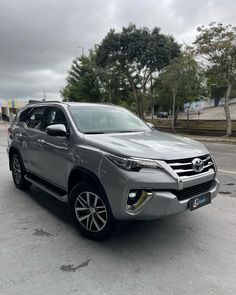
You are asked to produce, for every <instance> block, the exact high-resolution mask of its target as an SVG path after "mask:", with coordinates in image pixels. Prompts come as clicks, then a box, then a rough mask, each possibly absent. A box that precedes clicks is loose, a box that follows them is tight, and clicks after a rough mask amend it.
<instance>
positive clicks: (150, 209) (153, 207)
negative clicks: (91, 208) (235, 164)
mask: <svg viewBox="0 0 236 295" xmlns="http://www.w3.org/2000/svg"><path fill="white" fill-rule="evenodd" d="M99 178H100V180H101V182H102V185H103V187H104V189H105V192H106V194H107V197H108V200H109V203H110V206H111V210H112V212H113V215H114V217H115V218H116V219H118V220H155V219H158V218H160V217H162V216H167V215H171V214H176V213H180V212H184V211H186V210H188V208H189V200H190V199H191V198H192V197H196V196H198V194H194V195H193V196H191V197H190V198H188V199H184V200H181V201H180V200H178V198H177V196H176V195H175V194H174V193H172V192H170V191H171V190H179V189H181V187H182V188H186V187H191V186H194V185H198V184H201V183H205V182H208V181H212V185H211V188H210V189H209V190H207V191H205V192H210V194H211V199H213V198H214V197H215V196H216V195H217V192H218V189H219V181H218V180H217V178H216V175H215V173H211V174H207V175H199V176H198V177H196V178H189V179H187V180H186V181H184V182H181V183H180V182H179V180H178V179H176V178H175V177H172V175H171V174H170V173H168V171H166V170H164V169H157V170H151V169H149V170H148V169H145V170H144V171H143V172H142V171H141V172H138V173H133V172H127V171H123V170H122V169H120V168H117V167H116V166H115V165H114V164H112V163H111V162H110V161H106V160H104V161H103V162H102V163H101V165H100V171H99ZM132 189H144V190H145V189H146V190H151V192H152V196H151V197H150V198H148V199H147V200H146V201H145V202H144V203H143V204H142V205H141V206H140V208H137V209H136V210H134V211H130V210H128V209H127V196H128V193H129V191H130V190H132ZM205 192H204V193H205ZM202 194H203V193H200V194H199V195H202Z"/></svg>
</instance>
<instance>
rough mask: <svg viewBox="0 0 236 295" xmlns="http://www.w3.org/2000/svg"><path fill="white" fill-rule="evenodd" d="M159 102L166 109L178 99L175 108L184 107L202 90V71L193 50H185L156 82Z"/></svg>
mask: <svg viewBox="0 0 236 295" xmlns="http://www.w3.org/2000/svg"><path fill="white" fill-rule="evenodd" d="M155 88H156V92H157V94H158V101H159V104H160V105H161V106H162V108H164V109H165V110H167V108H168V109H170V105H171V104H172V103H173V100H174V99H175V100H176V103H175V106H174V109H175V110H176V108H178V109H183V104H184V103H185V102H191V101H193V100H195V99H197V98H198V97H199V96H200V94H201V92H202V73H201V69H200V67H199V65H198V63H197V62H196V60H195V59H194V56H193V54H192V53H191V52H189V51H185V52H184V53H182V54H181V56H179V57H177V58H175V59H173V61H172V62H171V64H170V65H169V66H167V67H166V68H165V69H164V70H163V71H162V73H161V74H160V76H159V77H158V80H157V82H156V84H155Z"/></svg>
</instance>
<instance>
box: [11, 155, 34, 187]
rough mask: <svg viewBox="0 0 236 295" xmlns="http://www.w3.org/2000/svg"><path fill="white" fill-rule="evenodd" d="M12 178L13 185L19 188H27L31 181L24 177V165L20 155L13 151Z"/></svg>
mask: <svg viewBox="0 0 236 295" xmlns="http://www.w3.org/2000/svg"><path fill="white" fill-rule="evenodd" d="M11 171H12V178H13V181H14V183H15V186H16V187H17V188H19V189H27V188H29V187H30V186H31V183H30V182H28V181H27V180H26V179H25V173H26V172H25V167H24V165H23V162H22V160H21V158H20V156H19V155H18V154H17V153H15V154H14V155H13V156H12V159H11Z"/></svg>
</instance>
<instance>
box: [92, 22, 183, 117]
mask: <svg viewBox="0 0 236 295" xmlns="http://www.w3.org/2000/svg"><path fill="white" fill-rule="evenodd" d="M179 54H180V47H179V45H178V44H177V43H176V42H175V41H174V39H173V37H172V36H166V35H164V34H161V33H160V29H159V28H154V29H153V30H152V31H150V30H149V29H148V28H137V27H136V26H135V25H133V24H131V25H129V26H128V27H123V29H122V31H121V32H115V30H110V32H109V33H108V34H107V35H106V37H105V38H104V39H103V41H102V42H101V44H100V46H99V47H98V50H97V58H96V61H97V64H98V65H99V66H100V67H103V68H104V67H109V66H111V67H112V68H116V69H117V70H118V71H119V72H122V74H123V75H124V76H125V78H126V79H127V81H128V82H129V84H130V87H131V88H132V91H133V95H134V97H135V100H136V104H137V112H138V114H139V115H140V116H141V117H142V116H143V98H144V95H145V92H146V88H147V85H148V82H149V80H150V77H151V75H152V74H153V73H154V72H157V71H160V70H161V69H162V68H163V67H165V66H166V65H168V64H169V63H170V60H171V59H172V58H174V57H176V56H178V55H179Z"/></svg>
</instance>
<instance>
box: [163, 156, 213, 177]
mask: <svg viewBox="0 0 236 295" xmlns="http://www.w3.org/2000/svg"><path fill="white" fill-rule="evenodd" d="M195 158H199V159H201V160H202V162H203V169H202V171H201V172H196V171H194V169H193V165H192V161H193V160H194V159H195ZM195 158H187V159H177V160H167V161H165V162H166V163H167V164H168V165H169V167H170V168H171V169H172V170H173V171H174V172H175V173H176V174H177V175H178V177H180V178H181V179H186V178H188V177H194V176H198V175H199V176H200V175H201V174H203V173H206V172H215V165H214V162H213V160H212V158H211V156H210V155H209V154H207V155H203V156H199V157H195Z"/></svg>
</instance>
